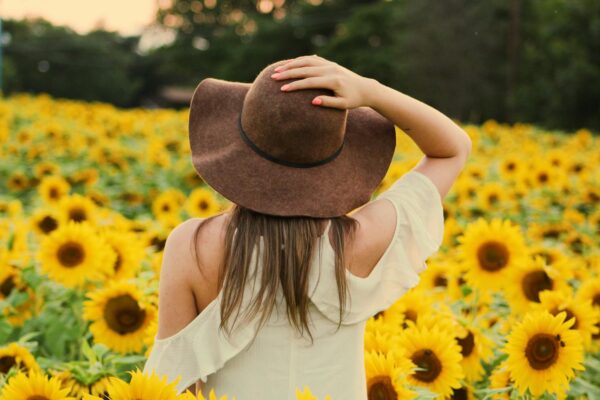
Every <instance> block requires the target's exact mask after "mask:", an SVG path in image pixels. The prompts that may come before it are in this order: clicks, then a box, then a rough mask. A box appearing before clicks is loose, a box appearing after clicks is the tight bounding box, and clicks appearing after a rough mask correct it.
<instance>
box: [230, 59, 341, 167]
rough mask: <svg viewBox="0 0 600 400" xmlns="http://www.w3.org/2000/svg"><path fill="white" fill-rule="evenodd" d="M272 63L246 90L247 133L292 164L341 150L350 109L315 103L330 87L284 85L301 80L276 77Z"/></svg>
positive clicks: (243, 119) (244, 116) (243, 122)
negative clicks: (287, 88) (290, 88)
mask: <svg viewBox="0 0 600 400" xmlns="http://www.w3.org/2000/svg"><path fill="white" fill-rule="evenodd" d="M280 64H283V62H278V63H274V64H271V65H269V66H267V67H266V68H264V69H263V70H262V71H261V72H260V73H259V74H258V76H257V77H256V79H255V80H254V82H253V83H252V86H251V87H250V89H249V90H248V92H247V93H246V96H245V98H244V104H243V107H242V114H241V120H240V122H241V126H242V128H243V131H244V133H245V135H246V136H247V137H248V138H249V139H250V140H251V141H252V143H253V144H254V145H255V146H257V147H258V148H259V149H260V150H262V151H263V152H266V153H267V154H268V155H270V156H271V157H275V158H277V159H280V160H284V161H288V162H292V163H317V162H319V161H322V160H325V159H327V158H328V157H331V156H332V155H335V153H336V151H338V150H339V149H340V147H341V146H342V144H343V142H344V135H345V131H346V117H347V113H348V110H342V109H336V108H332V107H323V106H315V105H313V104H312V103H311V102H312V99H314V98H315V97H316V96H319V95H328V96H332V95H333V91H331V90H329V89H321V88H319V89H298V90H294V91H290V92H284V91H282V90H281V89H280V88H281V86H283V85H284V84H286V83H289V82H292V81H294V80H297V79H288V80H275V79H273V78H271V75H272V74H273V73H274V69H275V68H276V67H277V66H278V65H280Z"/></svg>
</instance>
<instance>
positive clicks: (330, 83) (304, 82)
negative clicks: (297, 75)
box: [281, 76, 336, 92]
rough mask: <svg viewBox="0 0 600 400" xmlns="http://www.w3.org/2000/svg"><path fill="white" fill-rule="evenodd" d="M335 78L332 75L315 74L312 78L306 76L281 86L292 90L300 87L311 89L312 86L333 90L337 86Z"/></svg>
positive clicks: (283, 88) (288, 90) (286, 90)
mask: <svg viewBox="0 0 600 400" xmlns="http://www.w3.org/2000/svg"><path fill="white" fill-rule="evenodd" d="M335 83H336V82H335V80H334V79H332V78H331V77H330V76H313V77H310V78H304V79H300V80H297V81H293V82H290V83H287V84H285V85H283V86H281V90H283V91H285V92H290V91H292V90H298V89H310V88H325V89H331V90H333V88H334V86H335Z"/></svg>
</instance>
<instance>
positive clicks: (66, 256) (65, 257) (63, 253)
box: [57, 242, 85, 268]
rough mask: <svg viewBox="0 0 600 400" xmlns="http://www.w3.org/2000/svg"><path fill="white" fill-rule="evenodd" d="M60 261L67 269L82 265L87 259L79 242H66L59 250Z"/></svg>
mask: <svg viewBox="0 0 600 400" xmlns="http://www.w3.org/2000/svg"><path fill="white" fill-rule="evenodd" d="M57 256H58V261H60V263H61V264H62V265H63V266H64V267H67V268H73V267H76V266H77V265H79V264H81V262H82V261H83V259H84V258H85V251H84V250H83V247H82V246H81V244H79V243H77V242H66V243H64V244H62V245H61V246H60V247H59V248H58V255H57Z"/></svg>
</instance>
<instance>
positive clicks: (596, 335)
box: [592, 322, 600, 340]
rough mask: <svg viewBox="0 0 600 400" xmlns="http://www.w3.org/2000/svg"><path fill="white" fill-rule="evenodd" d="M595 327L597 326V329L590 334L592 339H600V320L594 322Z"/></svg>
mask: <svg viewBox="0 0 600 400" xmlns="http://www.w3.org/2000/svg"><path fill="white" fill-rule="evenodd" d="M595 326H596V328H598V330H597V331H596V333H594V334H592V339H594V340H596V339H600V322H596V325H595Z"/></svg>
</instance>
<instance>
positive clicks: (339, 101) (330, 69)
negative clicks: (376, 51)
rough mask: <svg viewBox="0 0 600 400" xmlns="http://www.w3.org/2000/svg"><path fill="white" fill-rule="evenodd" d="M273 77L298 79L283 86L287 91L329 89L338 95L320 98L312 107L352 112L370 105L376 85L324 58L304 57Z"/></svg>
mask: <svg viewBox="0 0 600 400" xmlns="http://www.w3.org/2000/svg"><path fill="white" fill-rule="evenodd" d="M274 71H275V73H274V74H273V75H271V77H272V78H273V79H276V80H286V79H298V78H304V79H298V80H295V81H293V82H290V83H287V84H285V85H283V86H282V87H281V90H283V91H284V92H289V91H293V90H298V89H316V88H326V89H331V90H333V92H334V94H335V96H317V97H315V98H314V99H313V100H312V104H314V105H320V106H326V107H333V108H341V109H352V108H356V107H361V106H370V103H369V93H372V92H373V86H374V85H375V84H376V83H377V81H375V80H374V79H370V78H365V77H363V76H360V75H358V74H356V73H354V72H352V71H350V70H349V69H347V68H344V67H342V66H341V65H339V64H336V63H334V62H332V61H329V60H326V59H324V58H322V57H319V56H316V55H312V56H301V57H297V58H294V59H292V60H290V61H287V62H285V63H284V64H281V65H279V66H278V67H277V68H275V70H274Z"/></svg>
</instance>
